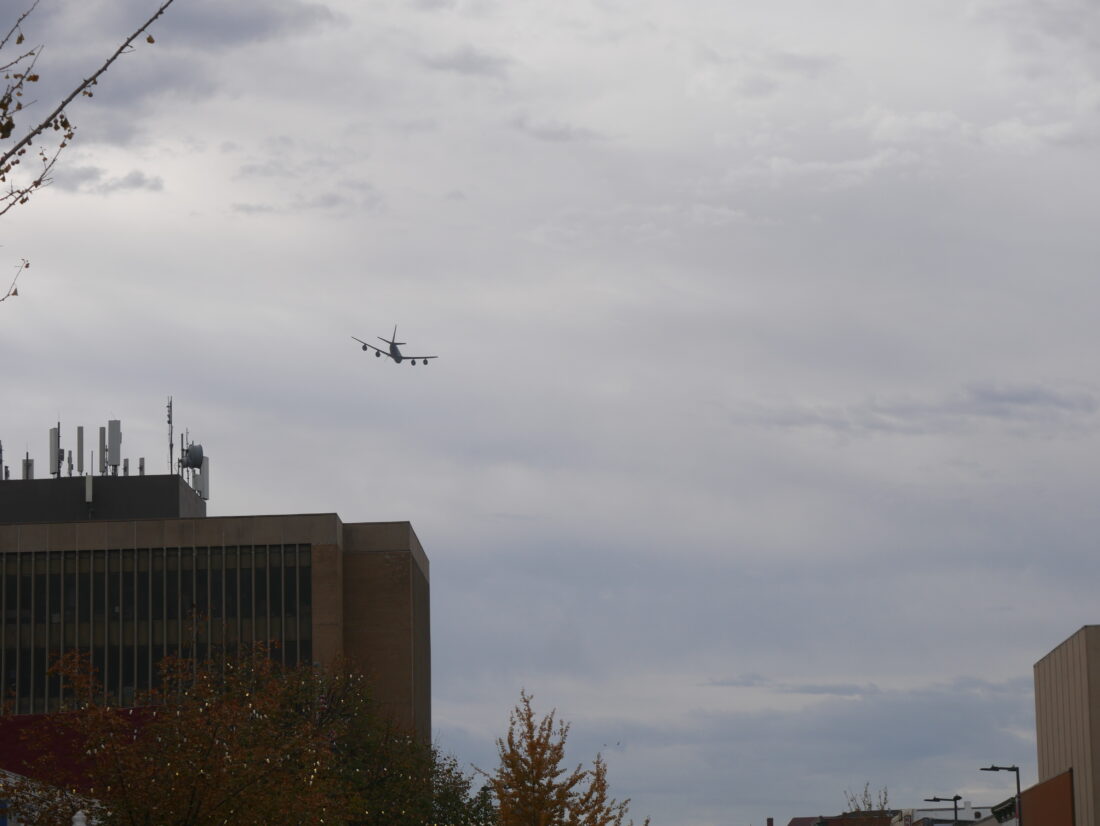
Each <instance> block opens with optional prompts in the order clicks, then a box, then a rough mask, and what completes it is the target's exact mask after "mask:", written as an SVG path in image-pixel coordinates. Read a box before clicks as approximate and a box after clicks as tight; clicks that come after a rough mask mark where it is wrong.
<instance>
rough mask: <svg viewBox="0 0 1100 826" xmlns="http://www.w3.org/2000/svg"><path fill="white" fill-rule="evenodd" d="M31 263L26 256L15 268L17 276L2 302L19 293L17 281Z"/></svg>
mask: <svg viewBox="0 0 1100 826" xmlns="http://www.w3.org/2000/svg"><path fill="white" fill-rule="evenodd" d="M0 214H3V213H0ZM30 265H31V262H30V261H28V260H27V259H26V258H24V259H23V260H22V262H20V264H19V266H18V267H17V268H16V270H15V278H13V279H12V280H11V286H10V287H8V291H7V292H6V293H4V297H3V298H0V303H3V302H5V301H7V300H8V299H9V298H12V297H13V296H16V295H19V290H18V289H16V287H15V282H16V281H18V280H19V276H20V275H22V274H23V270H25V269H26V268H27V267H29V266H30Z"/></svg>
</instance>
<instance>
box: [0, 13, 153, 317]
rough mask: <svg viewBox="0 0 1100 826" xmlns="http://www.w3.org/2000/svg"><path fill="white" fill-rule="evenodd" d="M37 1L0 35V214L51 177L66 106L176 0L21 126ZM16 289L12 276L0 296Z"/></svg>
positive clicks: (61, 144)
mask: <svg viewBox="0 0 1100 826" xmlns="http://www.w3.org/2000/svg"><path fill="white" fill-rule="evenodd" d="M38 2H39V0H34V2H32V3H31V5H30V6H29V7H27V8H26V9H25V10H24V11H23V12H22V13H21V14H20V15H19V17H18V18H16V20H15V22H14V23H13V24H12V25H11V27H10V28H9V29H8V30H7V32H6V33H5V34H4V35H3V37H0V81H2V83H3V86H2V91H0V144H2V143H4V142H7V141H11V142H12V143H11V144H10V145H9V146H6V147H5V148H4V149H2V150H0V215H4V214H6V213H7V212H8V211H10V210H11V209H14V208H15V207H16V206H18V205H20V204H25V203H27V201H28V200H30V198H31V196H32V195H33V194H34V193H35V192H36V191H38V190H39V189H41V188H42V187H44V186H47V185H48V184H49V183H50V182H51V181H52V178H51V177H50V176H51V174H52V172H53V169H54V166H55V165H56V164H57V161H58V158H59V157H60V156H61V153H62V151H64V149H65V148H66V147H67V146H68V145H69V144H70V142H71V141H72V140H73V137H74V135H75V134H76V127H75V126H74V125H73V122H72V121H71V120H70V119H69V116H68V113H67V108H68V106H69V105H70V104H71V103H72V102H73V101H74V100H75V99H76V98H77V97H88V98H90V97H92V96H93V94H94V92H93V87H94V86H95V85H96V84H97V83H99V78H100V77H101V76H102V75H103V74H104V73H105V72H106V71H107V70H108V69H109V68H111V66H112V65H113V64H114V63H115V61H116V60H118V59H119V58H120V57H121V56H122V55H124V54H127V53H129V52H131V51H133V44H134V42H135V41H136V40H137V39H138V38H139V37H141V35H143V34H144V35H145V40H146V42H148V43H153V42H154V38H153V35H152V34H150V33H149V27H150V26H152V25H153V23H155V22H156V21H157V20H158V19H159V18H160V17H161V16H162V15H163V14H164V13H165V12H166V11H167V10H168V7H169V6H171V5H172V3H174V2H175V0H164V2H162V3H161V5H160V6H159V7H158V8H157V10H156V11H155V12H154V13H153V14H152V16H151V17H149V19H148V20H146V21H145V22H144V23H142V24H141V25H140V26H139V27H138V28H137V29H136V30H135V31H134V32H133V33H132V34H131V35H130V36H129V37H127V38H126V39H125V40H123V41H122V43H121V44H120V45H119V47H118V48H117V49H115V51H114V52H113V53H112V54H111V55H109V56H108V57H107V58H106V59H105V60H104V61H103V63H101V64H100V65H99V67H98V68H97V69H96V70H95V71H93V72H92V73H91V74H90V75H88V76H87V77H86V78H84V79H83V80H82V81H81V82H80V83H78V84H77V85H76V86H75V87H74V88H73V89H72V90H71V91H70V92H69V93H68V94H66V95H65V96H64V97H63V98H62V99H61V101H60V102H59V103H58V104H57V105H56V106H54V108H53V109H52V110H51V111H50V112H49V113H48V114H47V115H45V117H42V118H41V119H40V120H36V121H32V122H31V123H30V124H29V125H27V126H26V127H22V126H21V125H20V120H21V118H22V117H23V116H24V114H25V113H26V111H27V108H28V107H29V103H28V102H27V92H28V88H29V85H30V84H34V83H38V82H39V79H40V75H39V73H38V69H37V67H38V60H39V58H40V57H41V55H42V50H43V48H44V46H43V45H42V44H39V45H37V46H31V47H29V48H28V47H25V46H24V44H25V43H26V40H27V38H26V34H25V33H24V31H23V27H24V25H25V24H26V22H27V19H28V18H29V17H30V16H31V14H33V12H34V11H35V9H36V8H37V7H38ZM13 49H14V52H13V51H12V50H13ZM47 136H50V137H49V138H47ZM36 141H37V142H38V145H37V147H36V146H35V143H36ZM31 157H34V158H35V162H34V163H28V161H29V160H30V159H31ZM28 266H29V265H28V263H27V261H26V260H24V261H23V264H22V266H21V267H20V268H19V270H18V272H17V273H16V279H18V277H19V275H20V274H21V273H22V272H23V270H25V269H26V268H27V267H28ZM18 294H19V293H18V292H17V290H16V288H15V282H14V281H13V282H12V285H11V287H9V288H8V291H7V292H6V293H5V294H4V296H3V298H0V301H4V300H6V299H8V298H10V297H13V296H16V295H18Z"/></svg>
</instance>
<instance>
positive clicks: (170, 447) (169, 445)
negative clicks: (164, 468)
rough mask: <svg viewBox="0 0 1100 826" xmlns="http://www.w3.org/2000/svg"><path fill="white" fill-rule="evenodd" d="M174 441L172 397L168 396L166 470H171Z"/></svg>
mask: <svg viewBox="0 0 1100 826" xmlns="http://www.w3.org/2000/svg"><path fill="white" fill-rule="evenodd" d="M174 445H175V441H174V440H173V438H172V397H171V396H169V397H168V472H169V473H171V472H172V448H173V446H174Z"/></svg>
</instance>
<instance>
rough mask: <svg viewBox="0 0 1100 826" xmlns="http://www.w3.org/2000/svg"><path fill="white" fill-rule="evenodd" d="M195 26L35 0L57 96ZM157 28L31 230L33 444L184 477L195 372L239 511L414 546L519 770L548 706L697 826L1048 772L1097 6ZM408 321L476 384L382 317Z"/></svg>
mask: <svg viewBox="0 0 1100 826" xmlns="http://www.w3.org/2000/svg"><path fill="white" fill-rule="evenodd" d="M15 5H18V4H15ZM9 6H10V8H15V6H14V5H10V4H9ZM153 8H154V4H153V3H151V2H149V0H85V2H82V3H78V4H77V3H64V2H61V0H41V2H40V5H39V7H38V9H37V11H36V13H35V14H34V15H33V17H32V18H31V19H30V20H29V21H28V22H27V24H26V26H25V32H26V34H27V38H28V41H29V42H30V43H43V44H45V46H46V49H45V52H44V53H43V55H42V58H41V61H40V63H39V67H38V68H39V71H40V72H41V74H42V76H43V80H42V82H41V83H40V84H39V88H37V89H35V91H34V98H35V100H36V101H37V103H35V105H34V107H32V109H31V113H34V112H42V113H43V114H44V113H45V111H46V107H47V105H48V104H49V103H50V101H51V99H54V100H56V99H57V97H59V95H60V94H61V93H62V92H63V91H65V90H66V89H67V88H70V87H71V86H72V84H73V82H74V81H75V79H77V78H79V77H81V76H84V75H87V74H88V72H89V71H91V69H92V68H94V67H95V66H96V65H98V62H99V61H100V60H101V59H102V57H103V56H105V55H106V54H107V53H108V52H109V51H110V50H111V49H112V48H113V47H114V45H115V44H117V42H118V41H119V40H120V39H121V37H123V36H124V35H126V34H128V33H129V32H130V31H132V30H133V29H134V28H136V27H137V25H139V24H140V22H141V21H142V20H144V19H145V18H146V17H147V16H148V14H149V13H150V12H151V11H152V9H153ZM154 34H155V38H156V43H155V44H154V45H149V44H147V43H145V42H141V44H140V47H139V48H137V49H135V51H134V52H133V53H132V54H129V55H126V56H124V58H123V59H121V60H120V61H119V63H118V64H116V66H115V67H114V68H113V69H112V70H111V71H110V73H109V74H108V75H107V76H106V77H105V78H104V80H103V81H102V82H101V83H100V85H99V86H98V87H97V89H96V93H95V97H94V98H92V99H91V100H84V101H80V102H79V103H78V104H74V106H73V107H72V109H71V110H70V114H71V116H72V118H73V120H74V121H75V122H76V123H77V126H78V131H77V139H76V141H75V143H74V145H73V146H72V147H71V148H70V149H69V150H67V151H66V154H65V155H64V156H63V158H62V161H61V163H60V164H59V167H58V170H57V173H56V175H55V180H54V183H53V185H52V186H51V187H50V188H48V189H47V190H44V191H43V192H41V193H40V194H39V195H38V196H37V197H35V198H34V199H33V200H32V201H31V203H29V204H28V205H26V206H25V207H22V208H20V209H17V210H15V211H13V212H11V213H9V214H7V215H6V216H4V218H3V219H2V225H0V245H2V246H0V272H3V270H4V268H5V267H6V268H9V269H8V271H9V272H10V273H11V275H14V274H15V268H16V266H17V265H18V262H19V260H20V259H22V258H27V259H29V260H30V261H31V262H32V267H31V269H30V270H28V271H27V272H26V273H25V274H24V275H22V276H21V277H20V281H19V288H20V290H19V291H20V295H19V296H18V298H15V299H12V300H9V301H6V302H4V303H3V304H0V354H2V356H3V358H2V365H3V367H2V370H0V376H2V386H3V388H4V398H5V404H4V415H3V417H2V421H0V440H2V441H3V445H4V448H5V451H6V452H5V460H6V461H7V462H8V463H9V464H14V463H15V459H16V458H17V456H18V455H21V454H22V452H23V451H24V450H29V451H30V452H31V453H32V455H36V456H37V457H38V458H39V460H40V462H43V463H44V454H45V451H46V446H47V430H48V428H49V427H50V426H51V425H52V424H53V423H54V422H55V421H56V420H57V419H58V418H60V420H61V424H62V430H63V439H64V438H67V439H68V440H69V446H70V447H72V435H73V433H74V432H75V427H76V425H78V424H83V425H85V426H86V427H89V428H92V427H96V426H98V425H100V424H103V423H104V422H105V421H106V419H108V418H121V419H122V420H123V431H124V442H123V447H124V453H125V454H126V455H128V456H131V457H136V456H139V455H140V456H145V457H146V461H147V463H148V465H149V467H150V469H151V470H157V469H158V468H163V469H164V470H167V462H168V458H167V434H166V426H165V424H164V403H165V399H166V396H167V395H168V394H172V395H173V396H174V397H175V404H176V414H177V424H178V425H183V426H186V427H188V428H190V432H191V435H192V437H193V438H194V439H195V440H196V441H201V442H203V444H204V445H205V447H206V450H207V452H208V453H209V454H210V455H211V456H212V465H213V474H212V476H213V478H212V499H211V502H210V512H211V514H212V515H229V514H253V513H284V512H292V513H293V512H314V511H323V512H332V511H335V512H337V513H339V515H340V516H341V517H342V518H343V519H344V520H345V521H368V520H406V519H407V520H410V521H411V522H412V523H413V525H414V527H415V529H416V531H417V533H418V535H419V536H420V538H421V540H422V541H423V543H424V545H425V547H426V549H427V550H428V553H429V555H430V557H431V561H432V600H433V605H432V613H433V714H434V725H435V731H436V736H437V739H438V741H439V743H440V745H441V746H442V747H443V748H444V749H447V750H450V751H453V752H455V753H456V755H457V756H458V757H459V758H460V760H462V761H463V762H466V763H470V762H472V763H476V764H478V765H481V766H485V767H489V766H491V765H492V762H493V757H494V748H493V739H494V737H496V736H498V735H500V734H502V733H503V731H504V729H505V727H506V722H507V714H508V709H509V708H510V706H511V705H512V704H513V703H514V702H515V701H516V700H517V699H518V696H519V692H520V689H521V688H523V687H525V688H526V689H527V690H528V691H530V692H532V693H533V694H534V696H535V704H536V707H537V708H539V709H540V710H549V709H550V708H552V707H556V708H557V709H558V711H559V713H560V714H561V716H562V717H564V718H565V719H567V720H570V721H572V723H573V732H572V736H571V744H572V751H571V753H572V755H573V759H574V760H576V761H580V760H587V759H589V758H590V757H591V756H593V755H594V754H595V752H596V751H597V750H602V751H603V752H604V754H605V756H606V758H607V761H608V763H609V765H610V775H611V782H612V787H613V790H614V792H615V793H616V794H617V795H618V796H620V797H622V796H628V797H631V798H633V801H634V803H633V805H632V813H633V814H634V815H635V816H636V817H637V816H641V817H644V816H645V815H652V816H653V818H654V823H655V824H666V825H667V824H678V825H679V826H726V824H736V825H737V826H762V824H763V822H764V819H765V818H766V817H768V816H773V817H775V819H776V821H777V823H780V824H785V823H786V821H787V820H788V819H789V818H790V817H793V816H799V815H816V814H831V813H836V812H838V811H840V810H841V809H842V808H843V806H844V790H845V789H862V787H863V784H864V783H865V782H869V783H870V784H871V785H872V787H873V788H879V787H881V786H887V787H888V788H889V794H890V799H891V801H892V802H893V803H894V805H898V806H913V805H918V804H919V802H920V801H921V799H922V798H924V797H930V796H933V795H940V796H950V795H952V794H955V793H960V794H962V795H963V796H964V797H965V798H966V799H970V800H973V801H974V802H975V803H976V804H981V805H989V804H990V803H993V802H997V801H999V800H1001V799H1003V798H1005V797H1006V796H1008V795H1009V794H1010V793H1011V790H1012V778H1011V776H1010V775H996V774H988V773H986V774H982V773H980V772H979V771H978V768H979V766H982V765H988V764H989V763H990V762H997V763H1002V764H1005V763H1018V764H1019V765H1020V766H1021V767H1022V768H1023V774H1024V776H1023V780H1024V783H1025V784H1030V783H1032V782H1034V781H1035V779H1036V770H1035V747H1034V711H1033V696H1032V683H1031V668H1032V665H1033V663H1034V662H1035V661H1036V660H1038V659H1039V658H1041V657H1042V656H1043V655H1044V654H1045V653H1046V652H1047V651H1048V650H1050V649H1051V648H1053V647H1054V646H1055V645H1056V644H1058V643H1059V642H1061V641H1062V640H1063V639H1064V638H1066V637H1067V636H1069V635H1070V634H1072V633H1073V632H1074V631H1075V630H1076V629H1078V628H1079V627H1080V626H1081V625H1083V624H1086V623H1092V622H1097V621H1100V614H1098V613H1097V610H1098V609H1097V604H1096V596H1095V594H1096V587H1095V583H1096V581H1097V576H1100V556H1098V555H1097V553H1096V545H1097V537H1098V536H1100V512H1098V510H1097V508H1096V506H1095V504H1094V493H1093V490H1094V487H1095V485H1096V482H1097V477H1098V475H1100V463H1098V461H1097V458H1098V456H1100V380H1098V379H1097V378H1096V376H1095V369H1094V353H1095V351H1096V348H1097V347H1098V346H1100V329H1098V327H1097V324H1096V322H1095V318H1096V307H1097V305H1098V304H1100V283H1098V281H1097V278H1096V276H1095V272H1096V264H1095V262H1096V260H1097V253H1098V246H1100V244H1098V240H1097V236H1098V234H1097V230H1096V215H1095V193H1096V192H1097V191H1098V189H1100V164H1098V162H1097V161H1098V149H1100V7H1097V6H1096V5H1095V4H1094V3H1090V2H1087V0H925V2H920V3H914V2H902V0H895V1H894V2H875V1H874V0H835V2H830V3H821V2H815V0H801V1H800V2H799V1H798V0H782V2H776V0H768V1H767V2H765V0H742V2H738V3H730V2H719V0H684V2H678V3H671V2H658V1H657V0H630V2H626V0H557V2H553V3H549V2H532V0H509V2H503V0H404V1H403V2H402V1H400V0H372V1H371V2H363V1H362V0H320V2H306V0H249V1H248V2H244V0H233V1H232V2H227V0H176V3H175V5H174V6H173V7H172V9H171V10H170V11H169V13H168V14H167V15H166V16H165V18H164V19H163V20H162V21H161V22H159V23H158V24H157V25H156V27H155V28H154ZM5 286H6V284H3V285H0V288H3V287H5ZM394 324H398V325H399V333H400V336H399V337H400V338H401V339H402V340H404V341H407V342H409V347H408V348H406V349H411V350H413V351H419V352H425V353H431V354H438V355H439V356H440V358H439V359H438V360H437V361H434V362H432V363H431V365H429V366H428V367H424V366H422V365H418V366H416V367H415V368H410V367H409V366H408V365H400V366H396V365H393V364H388V363H382V361H380V360H378V359H375V358H373V357H367V355H366V354H364V353H362V352H361V351H360V350H359V349H358V346H357V345H356V344H355V342H353V341H351V339H350V336H353V335H354V336H358V337H360V338H364V339H367V340H373V337H374V336H376V335H388V334H389V332H390V331H391V330H392V329H393V326H394Z"/></svg>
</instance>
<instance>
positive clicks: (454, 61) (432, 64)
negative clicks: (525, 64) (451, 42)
mask: <svg viewBox="0 0 1100 826" xmlns="http://www.w3.org/2000/svg"><path fill="white" fill-rule="evenodd" d="M422 62H423V64H424V65H425V66H427V67H428V68H429V69H435V70H436V71H441V72H454V73H455V74H459V75H471V76H475V77H495V78H502V77H504V76H505V75H506V74H507V73H508V68H509V66H510V65H511V62H512V61H511V60H510V59H509V58H506V57H502V56H500V55H495V54H490V53H489V52H485V51H481V50H480V49H476V48H474V47H473V46H468V45H467V46H461V47H459V48H457V49H453V50H452V51H449V52H444V53H441V54H435V55H430V56H425V57H424V58H422Z"/></svg>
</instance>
